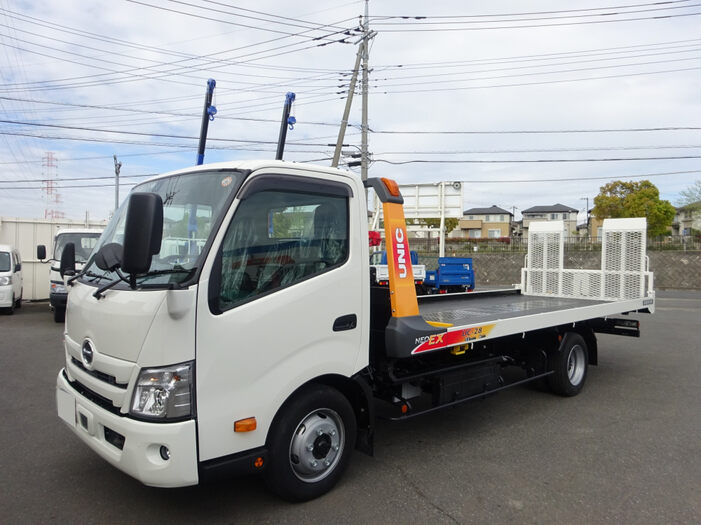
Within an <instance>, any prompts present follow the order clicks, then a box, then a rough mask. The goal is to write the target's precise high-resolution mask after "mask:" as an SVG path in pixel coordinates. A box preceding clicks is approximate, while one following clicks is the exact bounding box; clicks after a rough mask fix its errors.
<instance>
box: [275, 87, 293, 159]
mask: <svg viewBox="0 0 701 525" xmlns="http://www.w3.org/2000/svg"><path fill="white" fill-rule="evenodd" d="M294 101H295V94H294V93H292V92H291V91H288V92H287V94H286V95H285V105H284V106H283V107H282V122H280V136H279V137H278V139H277V153H276V154H275V160H282V153H283V152H284V151H285V139H286V138H287V126H289V127H290V130H292V129H294V126H295V124H296V123H297V119H296V118H294V117H291V116H290V110H291V108H292V103H293V102H294Z"/></svg>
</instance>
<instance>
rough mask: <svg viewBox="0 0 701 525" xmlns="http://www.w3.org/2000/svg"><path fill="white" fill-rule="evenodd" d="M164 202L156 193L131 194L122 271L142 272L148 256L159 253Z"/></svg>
mask: <svg viewBox="0 0 701 525" xmlns="http://www.w3.org/2000/svg"><path fill="white" fill-rule="evenodd" d="M162 237H163V200H162V199H161V197H160V195H158V194H157V193H132V194H131V195H130V197H129V207H128V208H127V218H126V222H125V225H124V251H123V254H122V270H124V271H125V272H127V273H130V274H132V275H136V274H139V273H145V272H147V271H148V269H149V268H150V267H151V257H152V256H153V255H156V254H157V253H158V252H160V251H161V238H162Z"/></svg>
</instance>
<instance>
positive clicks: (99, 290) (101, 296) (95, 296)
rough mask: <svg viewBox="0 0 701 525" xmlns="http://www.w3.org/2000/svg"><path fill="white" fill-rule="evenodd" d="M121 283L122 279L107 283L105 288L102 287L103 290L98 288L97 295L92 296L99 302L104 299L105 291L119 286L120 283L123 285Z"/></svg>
mask: <svg viewBox="0 0 701 525" xmlns="http://www.w3.org/2000/svg"><path fill="white" fill-rule="evenodd" d="M121 282H122V279H121V278H120V279H115V280H114V281H112V282H111V283H107V284H106V285H105V286H103V287H101V288H98V289H97V290H96V291H95V293H94V294H92V296H93V297H94V298H95V299H97V300H98V301H99V300H100V299H101V298H103V297H104V295H103V293H102V292H105V291H107V290H109V289H110V288H112V287H113V286H114V285H115V284H119V283H121Z"/></svg>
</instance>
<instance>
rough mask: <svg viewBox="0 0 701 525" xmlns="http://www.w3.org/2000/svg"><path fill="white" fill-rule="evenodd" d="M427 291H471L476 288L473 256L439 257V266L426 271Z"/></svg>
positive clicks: (425, 282) (425, 286)
mask: <svg viewBox="0 0 701 525" xmlns="http://www.w3.org/2000/svg"><path fill="white" fill-rule="evenodd" d="M423 286H424V290H425V292H426V293H455V292H471V291H472V290H474V289H475V270H474V268H473V267H472V257H439V258H438V268H437V269H436V270H429V271H427V272H426V278H425V279H424V284H423Z"/></svg>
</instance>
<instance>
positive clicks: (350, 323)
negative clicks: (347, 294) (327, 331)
mask: <svg viewBox="0 0 701 525" xmlns="http://www.w3.org/2000/svg"><path fill="white" fill-rule="evenodd" d="M356 326H358V318H357V317H356V315H355V314H348V315H342V316H341V317H339V318H338V319H336V320H335V321H334V322H333V331H334V332H342V331H344V330H353V329H354V328H355V327H356Z"/></svg>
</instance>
